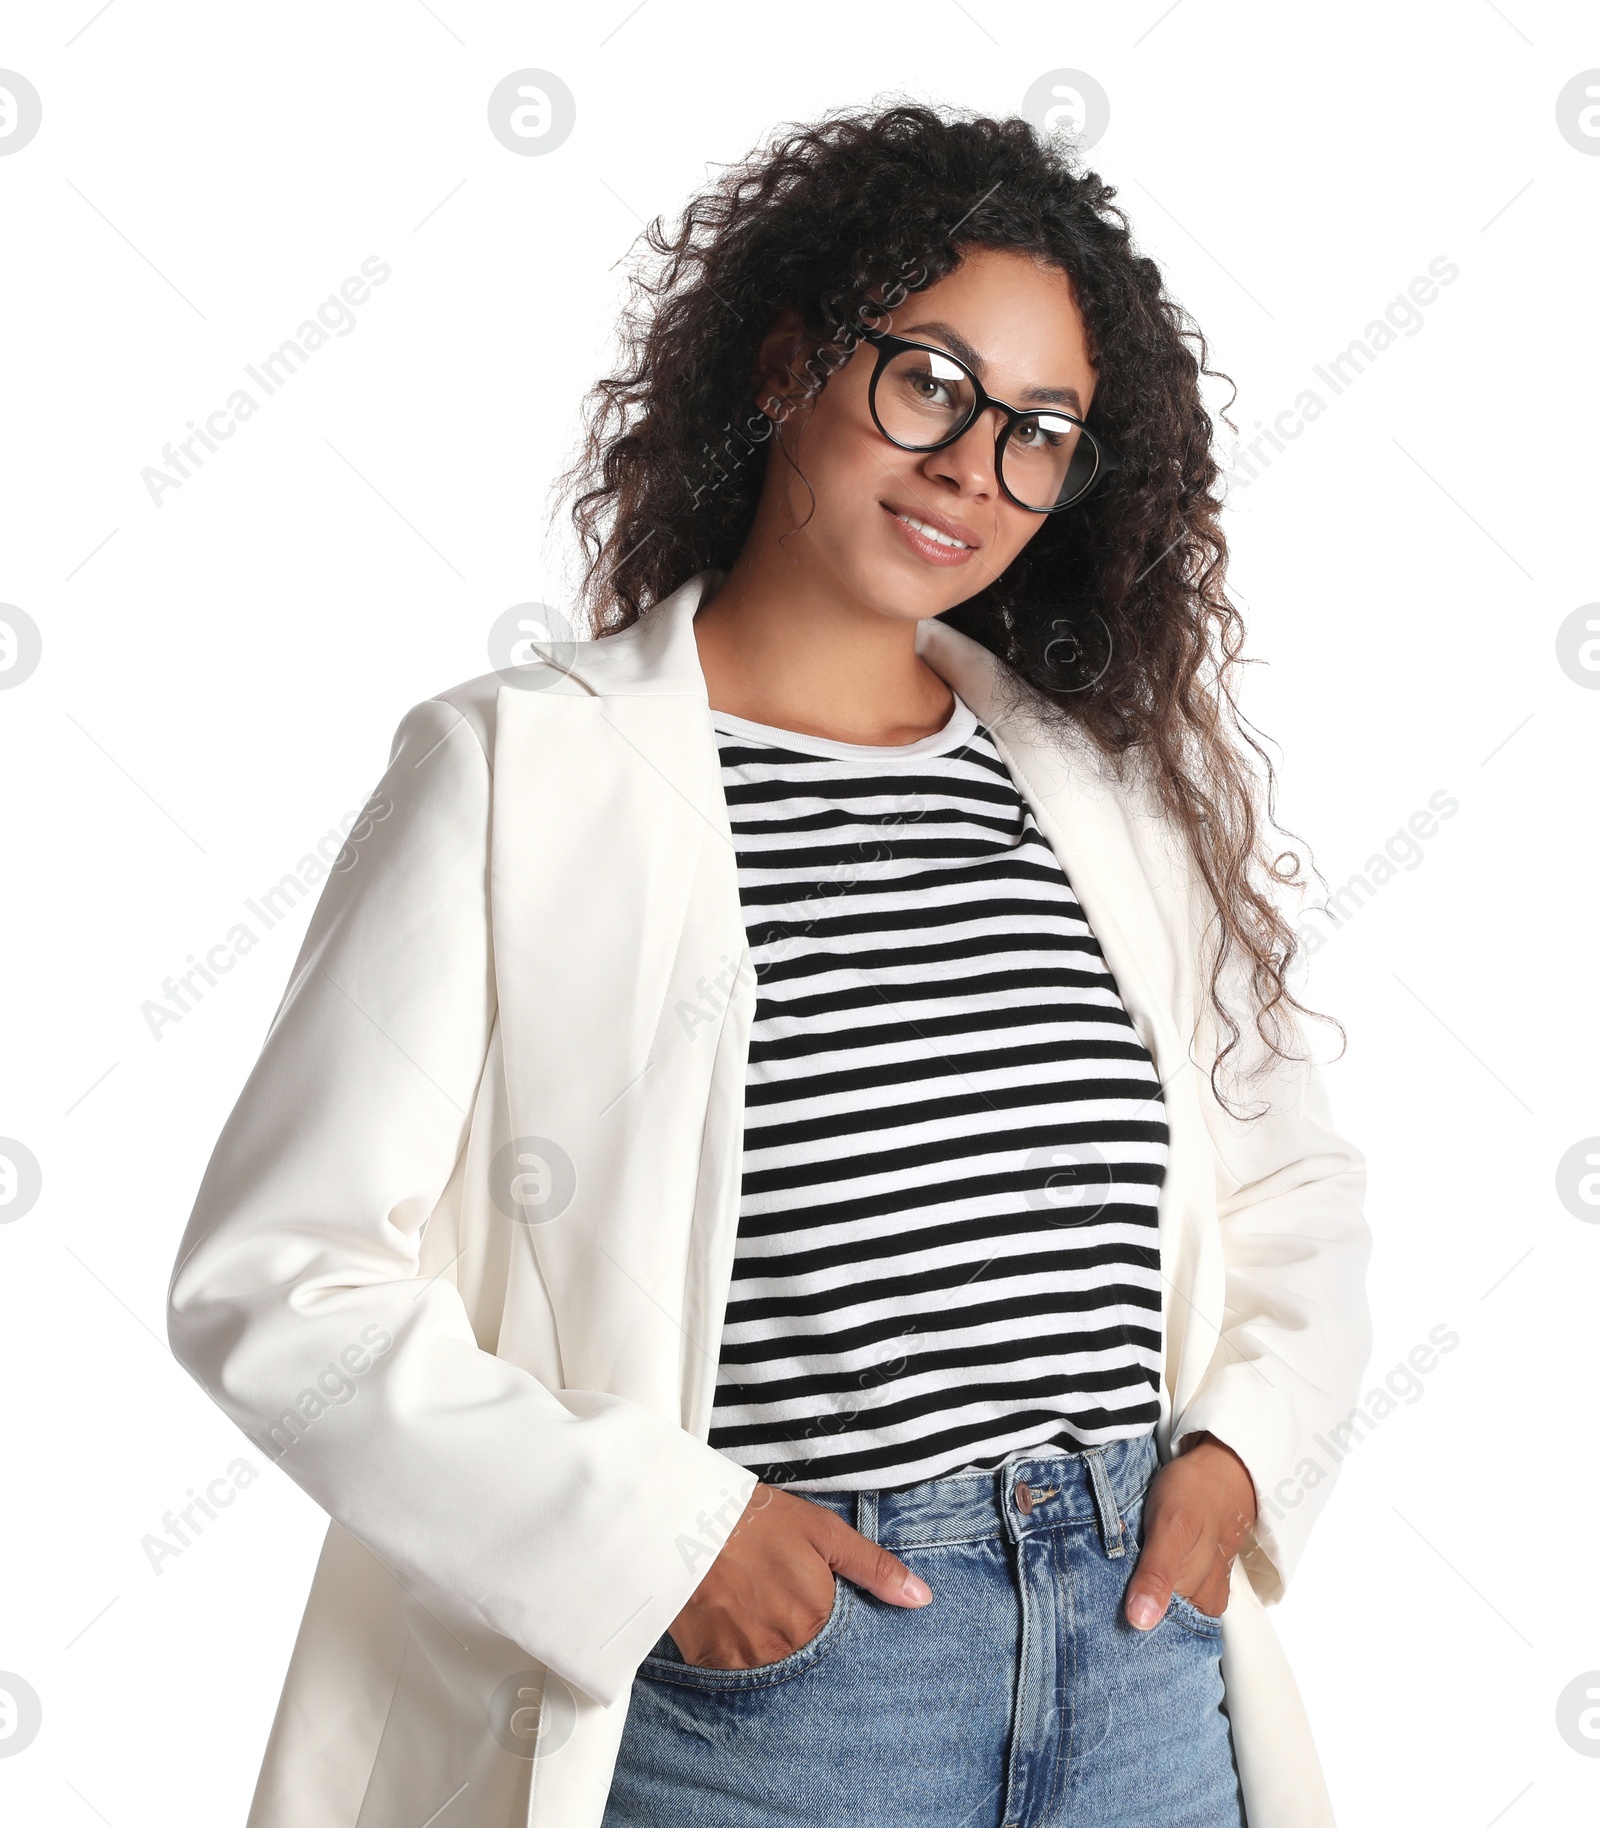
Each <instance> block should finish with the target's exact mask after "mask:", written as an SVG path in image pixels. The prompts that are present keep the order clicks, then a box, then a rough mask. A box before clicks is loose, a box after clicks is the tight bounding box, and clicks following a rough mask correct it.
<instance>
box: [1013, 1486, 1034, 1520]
mask: <svg viewBox="0 0 1600 1828" xmlns="http://www.w3.org/2000/svg"><path fill="white" fill-rule="evenodd" d="M1011 1495H1012V1497H1013V1498H1015V1499H1016V1501H1017V1509H1018V1510H1019V1511H1021V1513H1022V1514H1023V1516H1024V1517H1026V1516H1027V1515H1028V1513H1029V1512H1030V1511H1031V1510H1032V1509H1033V1493H1032V1492H1031V1491H1029V1489H1028V1482H1027V1480H1026V1479H1019V1480H1018V1481H1017V1484H1016V1489H1015V1490H1014V1491H1013V1492H1012V1494H1011Z"/></svg>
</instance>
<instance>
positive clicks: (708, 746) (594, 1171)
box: [490, 578, 744, 1412]
mask: <svg viewBox="0 0 1600 1828" xmlns="http://www.w3.org/2000/svg"><path fill="white" fill-rule="evenodd" d="M703 584H704V579H703V578H696V579H693V580H691V581H690V583H689V584H688V585H686V586H685V587H684V588H683V589H682V590H679V591H677V592H675V593H674V594H673V596H671V597H669V598H667V599H666V600H664V601H663V602H662V603H661V604H659V605H658V606H657V607H656V608H655V609H654V610H653V611H652V612H651V614H650V615H649V616H648V617H646V618H645V619H643V620H642V621H641V622H639V623H637V624H635V625H634V627H632V628H630V629H629V630H627V631H626V632H625V633H623V634H621V635H617V636H613V637H608V638H607V639H606V640H604V641H598V642H593V643H588V642H586V643H582V644H580V645H579V647H578V649H577V652H576V655H575V656H573V657H572V659H571V661H570V663H567V662H565V661H564V662H563V669H562V670H558V671H556V672H554V673H553V674H552V675H551V676H550V683H549V685H548V687H547V688H546V689H544V690H528V689H523V688H522V687H519V686H518V685H516V684H505V685H502V686H501V687H500V689H499V694H498V701H497V729H496V737H495V758H494V759H495V769H494V774H495V791H494V810H493V815H492V816H493V822H494V823H493V832H492V841H491V848H490V855H491V860H492V861H491V880H490V900H491V908H492V917H493V920H494V935H495V945H494V953H495V972H496V979H497V989H498V993H499V1002H500V1022H501V1038H502V1043H503V1055H504V1060H505V1082H506V1102H507V1123H508V1126H509V1130H510V1139H509V1140H510V1141H512V1142H518V1141H526V1140H528V1139H532V1140H531V1141H530V1142H529V1146H528V1148H527V1149H526V1151H525V1153H527V1154H528V1155H531V1156H532V1157H534V1158H536V1159H535V1161H534V1162H532V1163H530V1164H527V1165H528V1166H531V1167H533V1168H534V1170H535V1172H536V1173H537V1172H538V1163H539V1162H543V1163H544V1164H545V1166H546V1167H547V1168H548V1169H549V1171H550V1173H551V1176H552V1183H553V1184H556V1185H557V1199H558V1200H559V1202H560V1204H559V1210H555V1209H554V1208H552V1210H551V1212H550V1213H548V1214H542V1213H540V1212H539V1211H538V1210H537V1208H535V1209H533V1210H531V1211H530V1212H529V1213H528V1215H527V1222H525V1223H523V1224H521V1225H519V1226H518V1227H517V1229H518V1231H519V1232H520V1233H521V1234H522V1235H523V1236H524V1237H525V1238H526V1242H527V1246H528V1248H530V1249H531V1250H532V1252H533V1253H534V1256H535V1257H536V1259H537V1262H538V1268H539V1274H540V1279H541V1281H542V1283H543V1286H544V1287H545V1289H546V1290H547V1291H548V1294H549V1297H550V1300H551V1305H552V1308H553V1311H554V1313H555V1315H556V1317H557V1322H558V1326H561V1325H562V1323H563V1322H564V1323H565V1325H564V1326H563V1328H562V1332H561V1339H560V1348H561V1358H562V1372H563V1377H564V1380H565V1382H566V1384H567V1386H568V1387H569V1388H589V1389H605V1390H611V1391H614V1392H616V1393H617V1394H620V1395H627V1396H631V1397H633V1398H634V1399H635V1400H637V1401H641V1402H647V1403H650V1404H651V1405H652V1406H654V1407H657V1408H659V1409H662V1410H663V1411H664V1412H674V1411H675V1408H676V1396H677V1391H678V1387H679V1385H680V1383H681V1374H680V1359H681V1355H682V1353H683V1351H684V1349H685V1346H684V1340H683V1338H682V1332H683V1313H682V1304H683V1290H684V1283H685V1275H684V1265H685V1260H686V1257H687V1255H688V1254H689V1251H690V1237H691V1231H692V1225H693V1217H694V1211H695V1197H696V1185H697V1181H698V1178H699V1165H700V1164H699V1155H700V1142H701V1133H702V1130H703V1128H704V1121H705V1110H706V1101H707V1097H708V1095H709V1085H710V1079H711V1071H712V1062H713V1057H714V1054H715V1049H714V1047H710V1046H705V1045H703V1044H702V1036H703V1033H704V1031H705V1030H710V1031H712V1033H713V1034H715V1033H716V1032H718V1031H720V1027H721V1023H722V1021H723V1019H724V1017H725V1014H726V1008H727V1004H726V1001H725V1000H724V999H717V998H714V997H713V998H711V999H709V1000H708V999H706V998H705V997H703V996H701V995H700V994H699V993H697V992H696V990H695V989H694V986H695V985H696V983H697V982H701V981H704V982H705V983H706V984H707V987H708V988H709V987H710V985H711V983H712V982H713V981H714V980H715V978H716V975H717V973H718V970H719V968H720V967H719V963H718V961H719V958H720V957H721V956H723V955H725V954H727V953H728V952H729V950H730V948H731V949H732V950H733V955H734V958H735V960H737V958H738V956H739V954H740V953H741V952H742V950H743V944H744V929H743V922H742V916H741V911H740V907H739V896H738V883H737V877H736V875H735V871H734V863H733V850H732V841H731V837H730V835H729V832H728V823H727V813H726V807H725V803H724V800H723V794H722V785H721V776H720V773H719V770H718V765H717V753H716V747H715V744H714V742H713V740H712V735H711V731H710V726H709V723H708V721H707V705H706V691H705V681H704V676H703V675H702V674H701V671H700V667H699V659H698V653H697V651H696V649H695V645H694V635H693V627H692V623H693V614H694V609H695V607H696V606H697V604H698V602H699V599H700V594H701V590H702V588H703ZM534 677H535V678H537V677H539V676H537V675H536V676H534ZM691 908H692V909H693V912H692V915H691ZM686 999H688V1000H689V1001H690V1003H691V1004H692V1005H693V1009H692V1011H691V1013H690V1014H689V1015H688V1016H685V1015H684V1014H683V1008H684V1005H685V1001H686ZM694 1011H698V1012H699V1016H697V1015H696V1014H695V1013H694ZM701 1017H703V1021H702V1020H701V1019H700V1018H701ZM552 1145H553V1146H552ZM516 1154H517V1151H516V1150H512V1151H511V1152H510V1153H509V1154H508V1153H507V1151H506V1150H504V1149H502V1150H501V1151H500V1156H503V1157H504V1158H505V1159H504V1161H501V1160H500V1156H497V1162H499V1163H500V1165H499V1166H498V1167H496V1168H492V1169H491V1174H490V1180H491V1192H492V1195H493V1197H494V1198H495V1200H496V1204H497V1205H499V1206H500V1208H501V1211H502V1212H503V1213H505V1214H506V1216H507V1217H509V1218H512V1219H515V1218H517V1217H518V1213H517V1211H516V1210H515V1202H514V1201H509V1200H508V1187H509V1180H510V1176H511V1173H512V1172H513V1171H514V1170H515V1169H516V1168H517V1165H518V1164H517V1161H516V1159H515V1158H516ZM508 1204H510V1205H511V1206H512V1207H513V1210H511V1211H509V1212H507V1206H508ZM602 1316H604V1317H605V1321H604V1324H602V1321H601V1317H602ZM700 1343H701V1346H702V1349H703V1347H704V1342H700ZM715 1344H716V1342H715V1341H712V1342H711V1348H712V1349H713V1350H714V1349H715Z"/></svg>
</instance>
